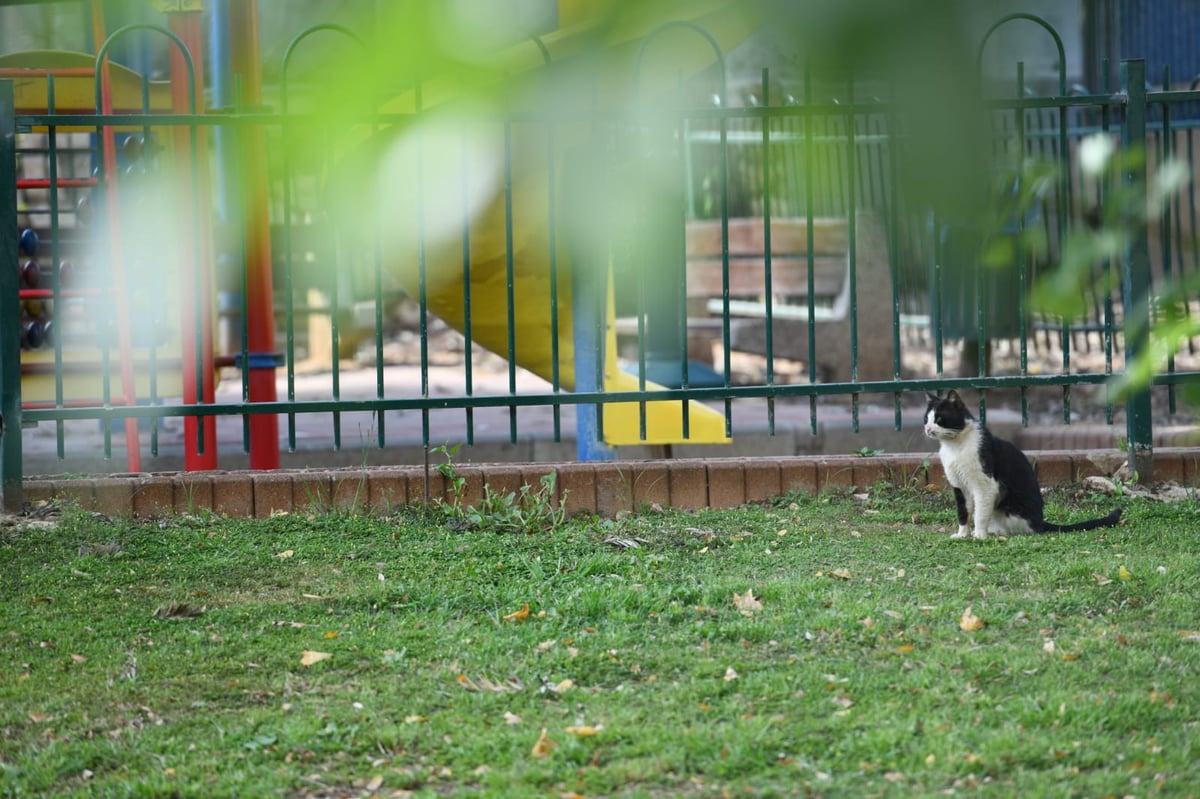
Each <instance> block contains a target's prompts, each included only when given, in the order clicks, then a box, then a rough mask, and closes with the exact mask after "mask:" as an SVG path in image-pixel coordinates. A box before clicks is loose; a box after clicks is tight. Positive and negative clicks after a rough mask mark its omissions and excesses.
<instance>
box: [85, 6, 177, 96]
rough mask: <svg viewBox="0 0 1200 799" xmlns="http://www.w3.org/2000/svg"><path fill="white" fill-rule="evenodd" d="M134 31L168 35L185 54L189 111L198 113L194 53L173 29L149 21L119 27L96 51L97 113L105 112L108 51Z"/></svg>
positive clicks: (94, 68)
mask: <svg viewBox="0 0 1200 799" xmlns="http://www.w3.org/2000/svg"><path fill="white" fill-rule="evenodd" d="M134 31H151V32H153V33H161V34H162V35H163V36H166V37H167V38H168V39H169V40H170V41H171V42H172V43H173V44H174V45H175V47H177V48H178V49H179V54H180V55H182V56H183V63H184V64H185V65H186V66H187V80H188V113H189V114H195V113H196V67H195V65H194V64H193V62H192V54H191V53H190V52H188V49H187V45H186V44H184V42H183V39H181V38H179V37H178V36H177V35H175V34H174V33H172V32H171V31H169V30H167V29H166V28H164V27H161V26H159V25H150V24H147V23H135V24H133V25H126V26H125V27H123V28H118V29H117V30H115V31H113V32H112V33H111V34H109V36H108V38H107V39H105V40H104V44H102V45H101V46H100V49H99V50H97V51H96V61H95V63H94V65H93V70H94V74H95V76H96V78H95V83H96V113H97V114H99V113H103V109H102V107H101V106H102V105H103V96H104V93H103V89H104V83H105V81H104V79H103V77H102V76H103V74H104V72H103V67H104V62H105V60H106V59H107V58H108V51H109V49H110V48H111V47H112V46H113V43H114V42H116V41H117V39H120V38H121V37H122V36H125V35H126V34H129V33H133V32H134Z"/></svg>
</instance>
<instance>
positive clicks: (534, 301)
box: [332, 2, 757, 445]
mask: <svg viewBox="0 0 1200 799" xmlns="http://www.w3.org/2000/svg"><path fill="white" fill-rule="evenodd" d="M563 5H568V4H563ZM569 5H571V6H577V5H578V4H569ZM561 8H562V5H560V9H561ZM574 10H576V11H577V10H578V9H577V8H576V9H574ZM678 10H679V11H680V12H681V13H682V14H683V15H684V17H685V18H686V19H687V20H688V22H687V23H686V24H687V25H688V26H690V27H694V30H692V31H687V30H685V31H683V33H684V34H685V35H684V37H683V38H682V42H683V43H682V44H681V40H680V38H679V37H675V38H673V40H672V49H671V64H672V67H673V69H676V70H678V73H673V74H672V76H671V77H672V81H677V80H679V75H691V74H694V73H695V72H698V71H699V70H701V69H703V68H706V67H710V66H712V65H713V64H714V63H716V61H717V60H718V59H719V58H720V57H721V52H722V50H723V49H724V48H728V47H729V46H731V45H732V44H735V43H737V42H739V41H741V40H742V39H743V38H744V37H745V36H746V35H748V34H749V33H750V32H752V31H753V30H754V27H755V24H756V21H757V20H755V19H754V18H753V17H751V16H747V15H746V13H745V12H744V9H743V8H742V7H741V5H740V4H735V3H729V2H707V3H693V4H690V5H687V6H683V7H681V8H679V9H678ZM568 19H571V17H568ZM560 21H561V20H560ZM664 27H666V26H664V21H663V20H662V19H661V18H654V17H648V16H642V17H637V16H636V15H635V17H634V18H633V19H632V20H629V21H628V24H624V25H619V26H617V27H616V28H615V29H613V30H612V31H610V32H609V33H608V35H607V38H606V39H605V41H604V45H605V47H604V53H603V60H602V62H598V63H597V64H594V65H592V66H593V67H595V68H599V69H601V70H603V73H602V74H603V79H602V80H601V81H600V83H602V86H601V87H600V88H599V89H598V96H597V99H596V103H597V105H598V106H599V107H601V108H603V109H605V110H608V111H610V112H611V111H614V110H616V111H618V112H620V111H621V110H624V111H628V110H629V106H630V105H631V104H632V103H633V101H634V100H635V99H636V98H637V97H638V96H639V94H640V93H641V92H642V91H643V89H642V87H641V86H639V85H638V84H639V82H641V81H643V80H649V78H647V77H646V76H643V75H641V74H639V72H638V70H637V66H638V65H639V63H640V55H641V50H639V49H638V48H639V47H642V46H643V45H644V43H645V42H646V41H647V38H648V37H652V36H654V35H655V34H656V33H658V32H659V31H660V30H661V29H663V28H664ZM708 31H715V32H716V33H715V35H710V34H709V33H708ZM593 35H595V32H594V31H592V30H589V29H588V28H587V27H586V26H584V27H576V28H571V27H567V28H566V29H560V30H559V31H556V32H554V33H552V34H549V35H547V36H546V37H545V38H544V39H541V40H537V41H532V42H528V43H526V44H524V45H522V46H520V47H517V48H513V49H512V50H510V51H509V52H508V53H507V54H506V56H505V57H504V58H502V59H500V61H501V62H502V63H504V64H505V65H506V66H507V67H508V68H509V74H514V73H521V72H534V71H536V70H539V69H543V68H549V67H551V66H552V65H553V61H554V58H555V56H556V55H560V54H562V55H566V54H571V53H573V52H576V51H577V50H579V49H580V47H581V40H583V39H585V38H586V37H588V36H593ZM453 84H454V81H453V80H450V79H446V80H441V79H437V80H433V81H430V82H429V83H428V84H423V85H422V87H421V90H420V92H411V93H407V94H404V95H402V96H400V97H397V98H394V99H393V100H391V101H390V102H388V103H385V104H384V107H383V111H384V112H385V113H415V112H422V116H421V117H419V121H417V122H416V123H415V124H414V125H412V126H410V127H408V128H399V129H398V128H391V129H388V130H385V131H383V132H381V133H378V134H376V135H375V136H373V137H372V138H371V139H370V140H368V141H365V142H360V143H359V144H357V145H356V148H355V149H354V150H353V151H352V152H351V154H350V155H349V157H348V158H346V159H345V162H344V163H343V164H341V165H339V166H338V168H337V169H338V172H339V174H337V175H335V177H334V183H335V186H334V190H333V192H332V194H333V195H334V197H335V198H337V199H335V205H339V206H342V207H341V208H335V211H340V212H341V213H342V214H343V215H344V216H346V217H347V218H348V219H350V220H362V219H364V218H371V217H372V216H373V215H375V214H379V215H380V218H381V219H384V220H386V222H385V223H384V224H383V225H382V227H383V230H382V244H383V247H384V259H385V263H387V264H388V266H389V268H390V269H392V270H393V272H394V273H396V274H398V276H399V279H400V282H401V285H403V287H404V288H405V290H406V291H407V292H408V293H409V294H410V295H411V296H413V297H418V298H419V299H420V301H421V303H422V304H423V305H424V306H426V307H427V308H428V309H429V310H430V311H432V312H433V313H434V314H436V315H437V316H438V317H440V318H441V319H443V320H445V321H446V322H448V323H449V324H450V325H452V326H453V327H454V328H456V329H457V330H459V331H461V332H464V333H465V334H466V335H467V336H468V337H469V339H470V340H472V341H474V342H476V343H479V344H481V345H483V346H484V347H487V348H488V349H490V350H492V351H494V352H496V353H498V354H501V355H504V356H506V357H507V358H509V360H510V361H512V362H514V363H516V364H518V365H520V366H522V367H524V368H526V369H528V370H530V371H531V372H534V373H535V374H537V375H539V376H541V377H542V378H544V379H546V380H548V381H550V382H551V383H552V384H553V385H554V386H555V388H556V389H557V388H558V387H562V388H565V389H568V390H572V389H576V388H577V387H578V381H577V380H576V378H577V376H580V377H582V378H584V382H585V384H587V386H588V387H589V388H594V389H595V390H602V391H605V392H624V391H636V390H639V389H642V390H649V391H654V390H659V389H662V388H663V386H662V385H659V384H657V383H655V382H654V381H653V380H651V379H647V378H646V376H645V374H644V373H643V374H642V375H641V376H638V375H634V374H630V373H628V372H625V371H622V370H621V369H620V368H619V367H618V363H617V358H616V350H617V347H616V338H615V330H614V324H613V297H612V295H613V291H612V284H611V272H610V269H611V265H612V264H611V261H610V260H607V259H609V258H610V256H609V255H608V254H606V253H600V252H598V251H591V252H589V251H588V248H587V246H586V245H585V246H580V242H578V241H571V240H570V235H571V234H576V235H578V234H580V228H581V227H585V226H587V224H588V222H587V221H581V220H580V218H579V215H580V213H581V212H582V208H581V204H580V203H579V195H580V194H581V192H585V191H586V188H581V187H579V186H571V185H569V181H570V180H571V179H572V177H573V178H574V179H575V182H576V183H579V182H585V183H587V182H590V181H592V180H596V179H603V177H602V176H599V175H597V174H594V173H593V174H591V175H590V176H588V177H587V178H585V177H584V176H583V175H584V173H585V172H586V171H587V170H586V169H579V168H575V169H572V167H577V166H578V162H580V161H587V160H588V159H590V158H595V157H596V151H595V150H594V149H592V147H591V145H593V144H594V142H592V141H589V132H588V131H589V130H590V129H591V128H590V123H587V124H577V123H575V124H573V123H569V122H568V123H566V124H563V123H561V122H555V121H534V122H524V121H523V122H504V123H502V124H497V123H495V122H491V123H489V120H497V119H504V118H505V116H504V114H505V111H506V110H507V109H505V108H503V107H501V105H500V104H499V103H497V102H496V101H495V99H494V98H490V99H489V98H488V97H487V96H486V95H485V96H484V99H482V100H478V102H477V103H476V104H475V105H472V102H473V100H472V98H470V97H467V98H466V100H465V102H466V104H467V110H466V111H465V112H464V110H463V108H462V104H463V102H464V98H463V97H462V96H461V92H460V93H458V94H456V93H455V92H454V90H453ZM656 91H658V89H655V88H651V89H650V90H648V91H646V95H648V96H651V97H652V96H654V93H655V92H656ZM451 101H455V102H456V104H455V106H454V108H453V110H446V109H445V107H444V106H443V107H439V104H443V103H444V104H449V103H450V102H451ZM431 109H432V110H431ZM534 113H535V114H536V113H537V112H536V111H535V112H534ZM572 162H574V163H572ZM610 187H611V188H615V189H616V193H617V194H618V195H620V200H621V201H626V202H629V201H637V199H638V198H637V197H636V196H635V195H636V192H634V191H630V190H629V187H612V186H611V185H610ZM598 193H600V192H598ZM572 194H573V195H575V197H574V200H575V201H576V207H575V208H574V217H575V218H574V219H573V220H572V221H569V222H567V221H564V220H566V219H567V214H566V213H564V205H566V204H568V203H571V197H570V195H572ZM564 198H567V199H565V200H564ZM364 200H365V201H366V204H367V207H364ZM606 203H608V200H604V199H601V200H600V201H599V203H598V205H599V206H603V205H605V204H606ZM680 203H682V198H681V197H680ZM614 210H615V209H612V208H603V207H598V208H597V209H596V217H595V218H594V219H593V220H590V223H591V224H593V225H594V226H595V227H596V228H598V229H599V230H600V231H603V232H604V234H605V235H612V236H613V237H614V238H622V237H630V236H631V231H630V230H629V229H628V228H622V227H621V223H620V222H618V221H617V219H616V216H617V215H619V213H620V212H619V211H617V213H616V214H614V213H613V212H614ZM677 210H678V222H679V225H680V230H679V231H678V234H677V235H678V237H679V238H680V239H682V236H683V230H682V224H683V208H682V204H680V206H679V207H678V209H677ZM626 212H628V209H626ZM670 216H671V212H670V211H668V214H667V217H668V218H669V217H670ZM560 226H561V227H570V228H573V230H569V231H567V232H566V233H565V234H564V231H562V230H559V229H558V228H559V227H560ZM655 234H656V235H657V236H658V237H665V238H671V237H673V236H675V235H676V233H675V232H673V231H671V230H669V229H667V230H659V231H655ZM595 237H596V232H595V231H593V232H591V233H583V235H582V238H585V239H589V238H595ZM581 254H582V258H583V259H590V260H591V262H590V263H584V264H580V263H578V261H579V260H580V256H581ZM678 257H679V258H680V264H679V265H680V266H681V265H682V252H679V253H678ZM573 261H574V263H573ZM675 266H676V265H675V264H672V263H669V262H667V261H665V260H664V261H663V262H658V263H648V264H646V268H647V269H648V270H652V271H657V270H661V271H672V270H674V269H675ZM595 271H600V272H601V273H602V274H601V275H600V276H598V277H597V276H595V275H591V274H589V272H595ZM581 279H582V280H583V281H584V282H585V283H586V284H587V286H586V287H582V286H581V285H580V284H579V281H580V280H581ZM660 285H661V284H660ZM597 292H600V293H604V294H607V302H602V303H597V299H598V298H597V297H596V296H595V294H596V293H597ZM672 292H674V293H678V286H675V287H674V288H673V289H672V288H670V284H669V283H668V293H672ZM659 299H661V298H659ZM667 299H670V298H667ZM589 305H590V306H592V307H584V306H589ZM661 305H662V303H661V302H660V303H659V306H660V307H661ZM594 307H601V308H604V311H603V312H602V313H603V317H602V319H603V320H604V324H603V329H602V334H601V335H599V336H597V335H596V334H595V330H594V328H593V326H591V325H589V324H578V323H577V322H576V315H578V314H580V313H581V312H582V313H583V315H584V316H587V315H588V314H589V312H590V311H591V310H592V308H594ZM668 307H670V306H669V303H668ZM656 321H659V322H662V321H664V320H656ZM665 321H666V324H668V325H670V324H679V323H680V322H678V321H677V322H671V321H670V320H665ZM598 353H603V360H602V362H601V363H600V364H599V365H597V364H596V360H595V358H596V356H597V354H598ZM674 357H675V358H676V359H680V358H681V357H682V352H678V353H676V354H675V355H674ZM592 371H595V372H596V373H598V374H599V375H600V377H601V379H600V381H599V385H595V386H592V385H591V383H592V382H593V381H592V380H591V376H592V375H591V372H592ZM685 374H686V373H685ZM602 428H603V438H604V441H605V442H606V443H608V444H611V445H627V444H676V443H723V442H727V441H729V436H728V433H727V430H726V419H725V417H724V415H722V414H720V413H718V412H716V411H714V410H712V409H711V408H709V407H707V406H705V405H703V404H701V403H699V402H696V401H690V402H689V403H688V404H687V408H686V410H685V409H684V406H683V403H681V402H679V401H652V402H647V403H644V404H641V403H632V402H626V403H619V402H618V403H609V404H606V405H605V406H604V410H603V424H602Z"/></svg>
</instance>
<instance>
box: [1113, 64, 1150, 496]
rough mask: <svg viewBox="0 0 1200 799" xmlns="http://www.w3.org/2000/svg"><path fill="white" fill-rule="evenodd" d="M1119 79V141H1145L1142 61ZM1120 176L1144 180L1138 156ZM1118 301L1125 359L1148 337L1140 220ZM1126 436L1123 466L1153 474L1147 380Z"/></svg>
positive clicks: (1146, 267)
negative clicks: (1121, 111)
mask: <svg viewBox="0 0 1200 799" xmlns="http://www.w3.org/2000/svg"><path fill="white" fill-rule="evenodd" d="M1121 85H1122V87H1123V88H1124V90H1125V96H1126V97H1127V98H1128V105H1127V106H1126V108H1125V124H1124V126H1123V127H1122V129H1121V146H1122V148H1123V149H1125V150H1129V149H1130V148H1140V149H1141V150H1143V151H1144V150H1145V147H1146V62H1145V61H1144V60H1142V59H1140V58H1137V59H1130V60H1128V61H1122V62H1121ZM1121 178H1122V180H1123V181H1124V182H1125V183H1126V184H1127V185H1134V186H1144V185H1145V184H1146V162H1145V160H1144V159H1141V158H1135V159H1126V160H1125V166H1124V174H1123V175H1122V176H1121ZM1121 280H1122V291H1121V295H1122V301H1123V302H1124V311H1125V324H1124V327H1125V362H1126V363H1131V362H1132V361H1134V360H1136V359H1137V357H1138V356H1139V355H1141V354H1142V353H1143V352H1145V350H1146V347H1147V346H1148V345H1149V338H1150V305H1149V302H1148V300H1149V297H1150V253H1149V249H1148V247H1147V244H1146V228H1145V227H1144V226H1142V227H1139V229H1138V230H1137V231H1136V232H1135V234H1134V239H1133V241H1132V243H1131V244H1130V246H1129V249H1128V250H1127V251H1126V253H1125V268H1124V269H1123V270H1122V277H1121ZM1125 414H1126V422H1125V424H1126V434H1127V436H1128V439H1129V467H1130V468H1131V469H1132V470H1133V472H1134V474H1136V475H1137V480H1138V482H1140V483H1148V482H1150V481H1151V480H1153V479H1154V475H1153V472H1154V430H1153V424H1152V422H1151V418H1150V386H1149V385H1146V386H1143V387H1141V388H1139V389H1137V390H1136V391H1135V392H1134V393H1133V394H1131V395H1130V396H1129V399H1128V400H1127V401H1126V405H1125Z"/></svg>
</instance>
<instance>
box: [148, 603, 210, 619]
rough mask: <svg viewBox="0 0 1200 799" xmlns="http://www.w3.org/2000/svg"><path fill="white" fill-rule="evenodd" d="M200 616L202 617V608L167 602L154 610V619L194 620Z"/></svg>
mask: <svg viewBox="0 0 1200 799" xmlns="http://www.w3.org/2000/svg"><path fill="white" fill-rule="evenodd" d="M202 615H204V608H198V607H195V606H194V605H188V604H187V603H183V602H168V603H167V604H165V605H159V606H158V607H157V608H155V609H154V618H156V619H194V618H196V617H197V616H202Z"/></svg>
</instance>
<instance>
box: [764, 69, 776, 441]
mask: <svg viewBox="0 0 1200 799" xmlns="http://www.w3.org/2000/svg"><path fill="white" fill-rule="evenodd" d="M762 104H763V107H764V108H770V107H771V79H770V74H769V73H768V72H767V70H766V68H765V67H764V68H763V71H762ZM762 206H763V207H762V217H763V304H764V307H765V309H766V314H765V316H766V325H767V328H766V346H767V385H768V386H771V385H774V384H775V341H774V336H775V288H774V284H773V282H772V277H773V276H772V266H773V265H772V263H771V117H769V116H764V117H763V118H762ZM767 432H768V434H769V435H772V436H773V435H775V396H774V395H773V394H772V395H768V396H767Z"/></svg>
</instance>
